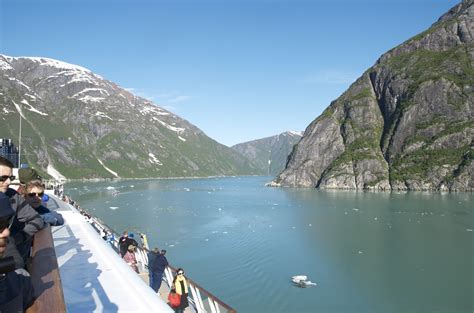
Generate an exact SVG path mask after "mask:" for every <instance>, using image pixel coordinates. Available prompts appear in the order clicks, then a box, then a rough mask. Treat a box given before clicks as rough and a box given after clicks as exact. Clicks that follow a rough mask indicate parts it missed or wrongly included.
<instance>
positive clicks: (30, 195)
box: [26, 192, 44, 198]
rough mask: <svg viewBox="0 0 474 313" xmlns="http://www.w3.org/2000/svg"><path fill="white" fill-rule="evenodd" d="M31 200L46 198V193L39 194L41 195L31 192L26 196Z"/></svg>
mask: <svg viewBox="0 0 474 313" xmlns="http://www.w3.org/2000/svg"><path fill="white" fill-rule="evenodd" d="M26 195H27V196H28V197H29V198H33V197H39V198H41V197H43V196H44V192H39V193H36V192H30V193H27V194H26Z"/></svg>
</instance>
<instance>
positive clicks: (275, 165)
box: [231, 131, 301, 175]
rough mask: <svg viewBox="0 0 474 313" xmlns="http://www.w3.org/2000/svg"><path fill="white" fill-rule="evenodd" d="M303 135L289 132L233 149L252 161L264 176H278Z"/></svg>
mask: <svg viewBox="0 0 474 313" xmlns="http://www.w3.org/2000/svg"><path fill="white" fill-rule="evenodd" d="M300 139H301V133H300V132H295V131H287V132H284V133H281V134H279V135H276V136H272V137H267V138H262V139H257V140H252V141H248V142H244V143H239V144H237V145H235V146H232V147H231V148H232V149H234V150H235V151H237V152H239V153H240V154H242V155H244V156H245V157H246V158H248V159H249V160H251V161H252V163H253V164H254V166H255V168H257V169H258V170H259V172H260V174H262V175H277V174H279V173H280V172H281V171H282V170H283V169H284V168H285V165H286V162H287V159H288V155H289V154H290V152H291V150H292V149H293V146H294V145H295V144H296V143H297V142H298V141H299V140H300Z"/></svg>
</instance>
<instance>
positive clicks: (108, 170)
mask: <svg viewBox="0 0 474 313" xmlns="http://www.w3.org/2000/svg"><path fill="white" fill-rule="evenodd" d="M97 161H99V163H100V165H102V166H103V167H104V168H105V169H106V170H107V172H109V173H110V174H112V175H114V176H115V177H117V178H119V177H120V176H118V174H117V173H116V172H114V171H112V170H111V169H110V168H108V167H107V166H105V165H104V163H103V162H102V161H101V160H99V159H97Z"/></svg>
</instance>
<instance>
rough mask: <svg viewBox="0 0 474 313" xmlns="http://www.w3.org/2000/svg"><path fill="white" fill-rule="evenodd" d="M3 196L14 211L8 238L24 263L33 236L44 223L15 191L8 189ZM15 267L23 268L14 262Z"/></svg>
mask: <svg viewBox="0 0 474 313" xmlns="http://www.w3.org/2000/svg"><path fill="white" fill-rule="evenodd" d="M5 195H6V196H7V197H8V198H10V204H11V206H12V208H13V211H15V217H14V219H13V224H12V226H11V227H10V237H11V238H12V241H13V242H15V246H16V249H17V250H18V252H19V254H20V255H21V257H22V258H23V261H26V259H27V258H28V257H29V253H30V249H31V243H32V241H33V236H34V235H35V234H36V233H37V232H38V231H39V230H41V229H42V228H43V227H44V222H43V219H42V218H41V216H40V215H39V214H38V212H36V211H35V210H34V209H33V208H32V207H31V206H30V205H29V204H28V203H27V202H26V201H25V199H23V197H22V196H20V195H19V194H18V193H17V192H16V190H14V189H11V188H8V189H7V192H5ZM7 249H8V246H7ZM10 252H11V251H10ZM10 252H8V253H7V255H13V256H15V253H10ZM16 266H17V267H16V268H22V267H23V266H22V265H21V264H20V263H19V262H16Z"/></svg>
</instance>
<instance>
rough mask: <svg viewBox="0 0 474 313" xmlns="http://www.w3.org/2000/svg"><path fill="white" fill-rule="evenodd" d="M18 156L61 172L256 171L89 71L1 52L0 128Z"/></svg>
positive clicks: (161, 174) (118, 174)
mask: <svg viewBox="0 0 474 313" xmlns="http://www.w3.org/2000/svg"><path fill="white" fill-rule="evenodd" d="M19 113H21V115H22V116H23V119H22V122H23V125H22V145H21V148H22V149H21V150H22V162H25V163H26V162H28V163H30V165H32V166H35V167H37V168H38V169H39V170H40V171H42V172H43V173H49V174H50V175H52V176H55V177H57V178H60V177H62V176H64V177H67V178H94V177H180V176H181V177H182V176H209V175H238V174H255V173H256V170H255V169H253V168H252V167H251V166H250V162H249V161H248V160H246V159H245V158H243V157H242V156H241V155H239V154H238V153H236V152H235V151H233V150H232V149H230V148H228V147H225V146H224V145H221V144H219V143H217V142H215V141H214V140H212V139H211V138H209V137H207V136H206V135H205V134H204V133H203V132H202V131H201V130H199V129H198V128H197V127H195V126H194V125H192V124H190V123H189V122H187V121H186V120H183V119H181V118H180V117H178V116H176V115H174V114H172V113H171V112H168V111H166V110H164V109H163V108H161V107H159V106H157V105H155V104H153V103H151V102H150V101H148V100H146V99H143V98H140V97H136V96H134V95H133V94H131V93H130V92H128V91H126V90H124V89H122V88H120V87H119V86H117V85H116V84H114V83H113V82H110V81H108V80H105V79H103V78H102V77H100V76H98V75H96V74H94V73H92V72H91V71H89V70H87V69H85V68H82V67H79V66H75V65H71V64H67V63H63V62H60V61H56V60H51V59H45V58H13V57H8V56H2V55H0V120H1V122H2V123H1V124H0V134H1V136H2V137H7V138H12V139H13V140H14V141H15V143H17V144H18V130H19V120H20V119H19Z"/></svg>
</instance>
